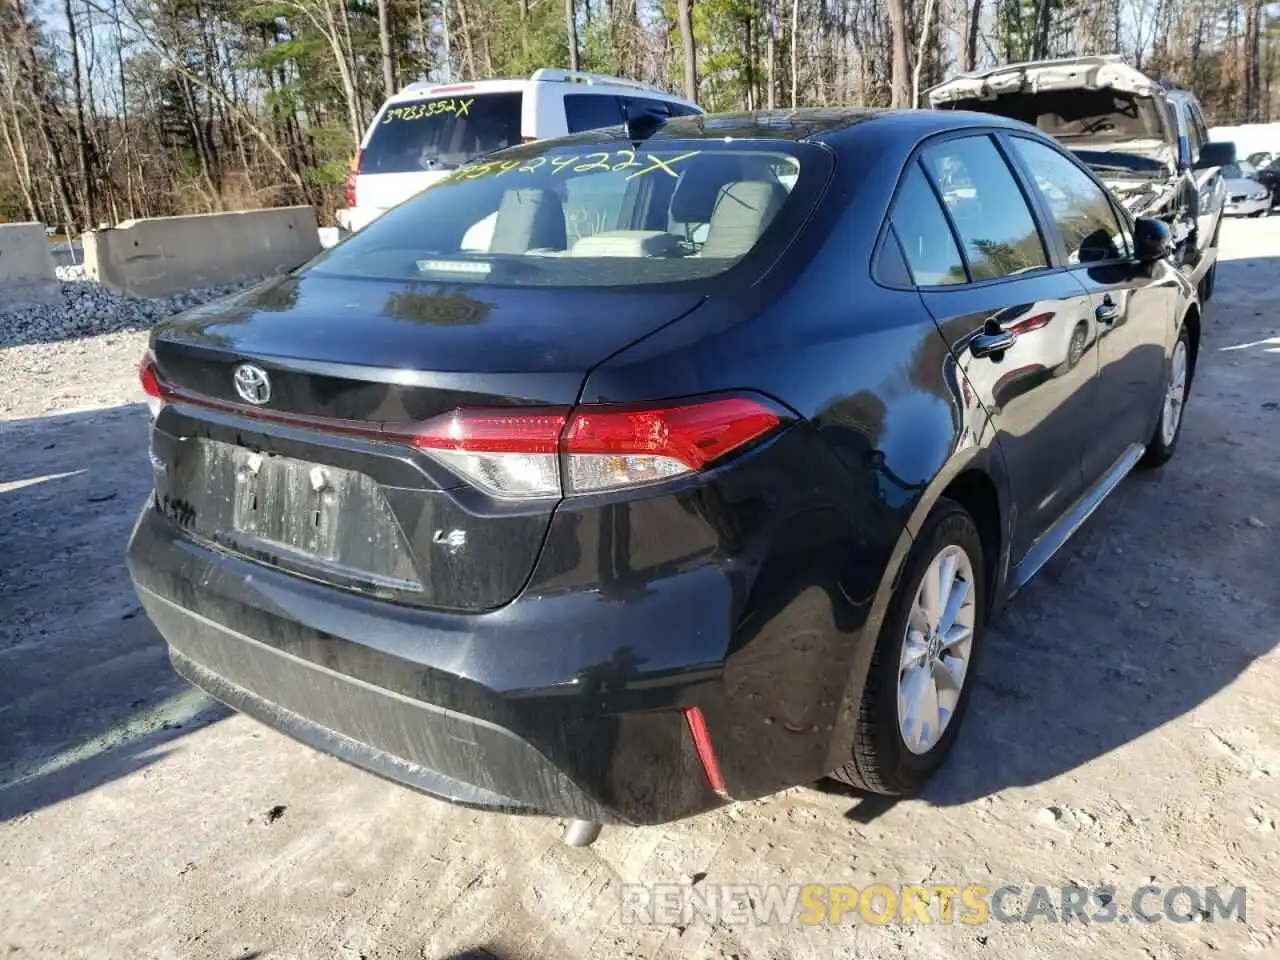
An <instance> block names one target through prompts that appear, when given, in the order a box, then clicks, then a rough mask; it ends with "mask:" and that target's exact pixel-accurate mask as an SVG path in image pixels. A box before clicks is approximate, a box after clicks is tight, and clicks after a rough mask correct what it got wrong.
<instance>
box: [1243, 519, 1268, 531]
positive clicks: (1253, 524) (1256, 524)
mask: <svg viewBox="0 0 1280 960" xmlns="http://www.w3.org/2000/svg"><path fill="white" fill-rule="evenodd" d="M1244 522H1245V523H1247V524H1248V525H1249V526H1251V527H1255V528H1256V529H1258V530H1265V529H1267V525H1266V524H1265V523H1264V522H1263V521H1261V520H1259V519H1258V518H1257V517H1247V518H1246V519H1245V521H1244Z"/></svg>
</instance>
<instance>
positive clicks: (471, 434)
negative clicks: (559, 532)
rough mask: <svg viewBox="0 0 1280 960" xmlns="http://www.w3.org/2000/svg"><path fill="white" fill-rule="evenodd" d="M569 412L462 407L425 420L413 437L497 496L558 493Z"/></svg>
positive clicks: (418, 445) (535, 495) (420, 445)
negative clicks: (562, 437) (447, 413)
mask: <svg viewBox="0 0 1280 960" xmlns="http://www.w3.org/2000/svg"><path fill="white" fill-rule="evenodd" d="M567 416H568V411H567V410H562V409H553V410H547V409H545V408H533V409H530V410H529V411H528V412H522V411H520V410H494V411H490V410H484V409H461V410H455V411H454V412H453V413H451V414H449V415H447V416H445V417H437V418H436V419H434V420H431V421H429V422H427V423H425V424H423V425H422V426H421V427H420V428H419V429H417V430H415V431H414V433H413V434H412V435H411V436H410V437H409V440H410V441H411V442H412V443H413V445H414V446H415V447H417V448H418V449H419V450H424V451H426V452H427V453H428V454H430V455H431V456H432V457H434V458H435V459H436V460H439V461H440V462H441V463H443V464H445V465H446V466H448V467H450V468H452V469H453V470H455V471H457V472H458V473H460V474H462V475H463V476H464V477H466V478H467V479H468V480H470V481H471V482H473V483H474V484H475V485H476V486H478V487H480V488H482V489H483V490H485V491H486V492H488V493H491V494H493V495H494V496H495V497H504V498H510V499H526V498H539V497H558V496H560V465H559V444H560V434H561V433H562V432H563V430H564V425H565V420H566V419H567Z"/></svg>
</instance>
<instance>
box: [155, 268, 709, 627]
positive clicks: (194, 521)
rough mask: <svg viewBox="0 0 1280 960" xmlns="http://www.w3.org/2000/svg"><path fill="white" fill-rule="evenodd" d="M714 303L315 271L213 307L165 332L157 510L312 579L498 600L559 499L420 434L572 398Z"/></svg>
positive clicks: (526, 565) (202, 535) (399, 593)
mask: <svg viewBox="0 0 1280 960" xmlns="http://www.w3.org/2000/svg"><path fill="white" fill-rule="evenodd" d="M701 300H702V297H701V296H700V295H697V294H691V293H654V294H645V295H639V296H637V295H636V294H635V293H634V292H631V293H629V294H627V295H619V294H616V293H613V292H607V291H585V292H584V291H576V290H556V291H544V290H537V289H527V288H525V289H518V290H512V289H501V288H496V287H482V286H469V287H466V288H459V287H451V286H445V285H437V284H428V283H417V282H413V283H406V282H404V281H378V280H365V279H351V278H337V277H329V276H325V275H323V274H322V273H319V272H317V271H312V272H310V273H308V274H307V275H305V276H294V277H288V278H283V279H279V280H276V281H272V282H270V283H268V284H265V285H263V286H260V287H258V288H255V289H253V290H251V291H248V292H245V293H241V294H238V295H236V296H234V297H232V298H230V299H228V300H224V301H220V302H219V303H217V304H210V305H206V306H205V307H202V308H198V309H196V310H194V311H192V312H190V313H188V314H186V315H185V316H184V317H183V318H182V319H181V320H179V321H177V322H175V323H171V324H169V325H167V326H166V327H165V328H164V329H163V330H162V331H161V332H159V333H158V334H157V335H156V336H155V337H154V338H153V344H152V348H153V352H154V358H155V360H154V362H155V367H154V373H155V375H156V376H157V377H158V378H159V381H160V383H162V384H163V392H164V394H165V398H166V399H167V400H168V401H170V402H168V403H166V404H165V405H164V406H163V407H162V408H161V411H160V415H159V416H158V418H157V420H156V424H155V429H154V431H153V451H152V453H153V465H154V467H155V472H156V502H157V507H158V508H159V509H160V510H161V511H162V512H163V513H165V514H166V515H168V516H169V517H170V518H171V519H173V520H174V521H175V522H177V523H179V524H181V525H182V526H184V528H185V529H187V530H188V532H189V533H190V534H191V535H192V536H193V537H195V538H196V539H199V540H203V541H205V542H208V543H211V544H213V545H216V546H217V547H219V548H221V549H225V550H229V551H232V552H235V553H237V554H240V555H243V556H247V557H249V558H251V559H255V560H258V561H260V562H263V563H267V564H270V565H272V566H276V567H280V568H282V569H287V570H290V571H292V572H295V573H298V574H300V575H303V576H308V577H311V578H313V579H319V580H323V581H325V582H328V583H333V584H337V585H339V586H343V587H346V588H350V589H353V590H358V591H363V592H369V593H372V594H374V595H377V596H382V597H386V598H389V599H394V600H397V601H401V602H407V603H414V604H423V605H428V606H433V607H438V608H443V609H456V610H468V611H476V610H486V609H492V608H494V607H497V606H500V605H502V604H504V603H506V602H508V601H509V600H511V599H512V598H513V597H514V596H515V595H516V594H517V593H518V592H519V589H520V588H521V586H522V585H523V584H524V582H525V581H526V580H527V578H528V576H529V574H530V572H531V571H532V568H533V564H534V562H535V561H536V559H537V555H538V551H539V549H540V547H541V543H542V540H543V538H544V537H545V535H546V531H547V528H548V525H549V523H550V518H551V514H552V511H553V510H554V508H555V504H556V502H557V500H556V499H554V498H552V499H547V498H543V499H533V500H519V501H510V500H503V499H502V498H501V497H494V496H492V495H490V494H487V493H485V492H484V491H483V490H482V489H480V488H478V487H477V486H476V485H475V484H473V483H470V482H468V481H467V479H466V478H465V477H464V476H463V475H461V474H460V473H458V472H457V471H456V470H452V469H450V468H449V467H448V466H447V465H446V464H445V463H444V462H442V461H441V459H440V458H439V457H434V458H433V457H432V456H429V455H428V453H427V452H426V451H424V450H423V449H420V448H418V447H415V445H414V442H413V440H412V437H413V435H414V432H415V430H417V429H418V428H419V427H420V425H421V424H422V423H424V422H426V421H431V420H438V419H439V418H441V417H447V416H448V415H449V414H450V412H451V411H453V410H455V409H457V408H473V407H505V408H513V407H514V408H520V407H529V408H534V407H538V408H542V407H553V408H561V409H563V408H567V407H570V406H572V405H573V404H574V403H575V402H576V400H577V398H578V394H579V391H580V389H581V386H582V383H583V380H584V379H585V376H586V374H587V372H588V371H589V370H590V369H591V368H592V367H594V366H595V365H596V364H598V363H599V362H600V361H602V360H604V359H606V358H607V357H609V356H611V355H612V354H614V353H616V352H617V351H618V350H620V349H622V348H624V347H626V346H627V345H629V344H631V343H633V342H634V341H636V340H638V339H640V338H642V337H644V336H645V335H647V334H648V333H650V332H652V331H653V330H656V329H657V328H659V327H661V326H663V325H665V324H667V323H669V322H671V321H673V320H676V319H678V318H679V317H681V316H683V315H685V314H687V313H688V312H689V311H691V310H692V309H694V308H696V307H697V305H698V304H699V303H700V302H701ZM246 371H248V374H252V376H248V375H247V374H246ZM261 381H265V382H266V384H267V386H266V388H265V389H262V390H256V389H255V388H257V387H260V386H261Z"/></svg>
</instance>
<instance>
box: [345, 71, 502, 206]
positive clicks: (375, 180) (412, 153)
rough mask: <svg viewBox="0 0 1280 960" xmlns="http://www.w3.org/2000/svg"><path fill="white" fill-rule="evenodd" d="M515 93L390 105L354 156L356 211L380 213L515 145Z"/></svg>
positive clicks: (462, 94) (436, 97) (441, 97)
mask: <svg viewBox="0 0 1280 960" xmlns="http://www.w3.org/2000/svg"><path fill="white" fill-rule="evenodd" d="M522 96H523V94H521V93H520V91H518V90H515V91H504V92H497V93H470V92H466V91H463V92H459V93H451V94H446V95H434V96H430V97H424V98H422V99H420V100H400V101H393V102H390V103H388V104H386V106H384V107H383V109H382V112H381V113H379V114H378V117H377V119H376V120H375V121H374V123H373V126H372V128H371V129H370V131H369V136H368V139H367V140H366V142H365V145H364V148H363V149H362V150H361V152H360V163H359V168H358V171H357V177H356V206H357V207H358V208H360V209H361V210H366V209H369V210H372V211H376V212H381V211H384V210H389V209H390V208H391V207H394V206H396V205H397V204H399V203H402V202H404V201H405V200H407V199H409V198H410V197H411V196H413V195H414V194H416V193H418V192H420V191H422V190H424V189H426V188H427V187H429V186H430V185H431V184H433V183H435V182H437V181H439V180H442V179H444V177H446V176H447V175H448V174H449V173H450V171H453V170H456V169H457V168H458V167H460V166H462V165H463V164H464V163H469V162H470V161H472V160H474V159H475V158H476V157H478V156H480V155H482V154H486V153H492V152H493V151H494V150H501V149H502V148H504V147H511V146H515V145H516V144H518V143H520V108H521V101H522Z"/></svg>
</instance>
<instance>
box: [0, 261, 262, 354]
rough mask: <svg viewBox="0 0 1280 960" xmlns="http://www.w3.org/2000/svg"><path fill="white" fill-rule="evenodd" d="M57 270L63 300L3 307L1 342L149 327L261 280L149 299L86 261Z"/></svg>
mask: <svg viewBox="0 0 1280 960" xmlns="http://www.w3.org/2000/svg"><path fill="white" fill-rule="evenodd" d="M57 275H58V280H59V284H58V286H59V287H60V288H61V289H60V294H61V302H60V303H59V302H55V303H49V304H41V305H38V306H33V305H24V306H21V307H17V308H14V309H10V310H6V309H4V308H3V307H0V348H4V347H17V346H22V345H23V344H32V343H49V342H53V341H59V340H70V339H73V338H78V337H87V336H94V335H97V334H103V333H116V332H119V331H121V330H145V329H147V328H149V327H151V326H153V325H154V324H155V323H157V322H159V321H160V320H163V319H164V318H165V317H169V316H172V315H173V314H175V313H179V312H181V311H183V310H186V309H188V308H189V307H194V306H197V305H199V304H201V303H207V302H208V301H210V300H215V299H217V298H218V297H221V296H225V295H226V294H228V293H233V292H235V291H236V290H240V289H242V288H244V287H247V286H249V285H251V284H254V283H257V282H259V281H258V280H256V279H255V280H246V281H243V282H241V283H232V284H227V285H225V286H220V287H208V288H205V289H202V290H188V291H186V292H184V293H177V294H174V295H173V296H170V297H157V298H156V299H154V300H147V299H140V298H136V297H122V296H117V295H116V294H114V293H112V292H111V291H109V290H107V289H106V288H105V287H103V286H102V285H101V284H98V283H93V282H90V281H88V280H85V279H84V267H83V266H68V267H58V268H57Z"/></svg>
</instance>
